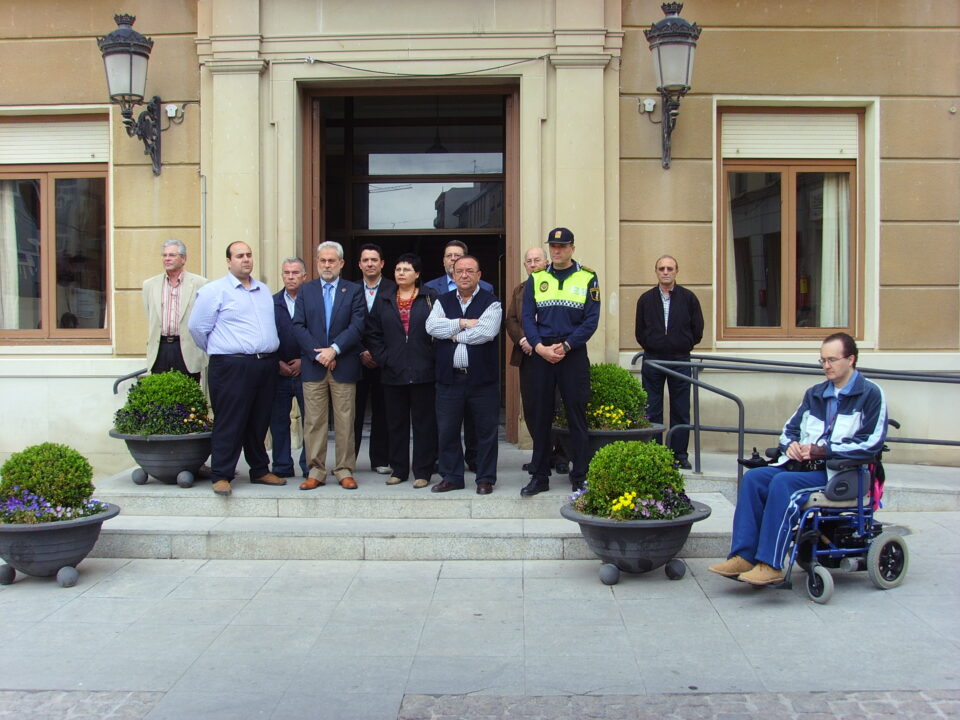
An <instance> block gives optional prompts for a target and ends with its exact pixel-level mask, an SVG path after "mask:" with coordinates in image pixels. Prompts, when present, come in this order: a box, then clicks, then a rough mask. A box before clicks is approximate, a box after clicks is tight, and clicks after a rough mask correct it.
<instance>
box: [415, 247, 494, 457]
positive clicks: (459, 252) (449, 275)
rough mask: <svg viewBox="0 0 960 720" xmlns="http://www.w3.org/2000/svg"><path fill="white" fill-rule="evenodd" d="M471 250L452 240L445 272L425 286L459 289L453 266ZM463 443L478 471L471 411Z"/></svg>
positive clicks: (484, 285) (482, 284) (465, 421)
mask: <svg viewBox="0 0 960 720" xmlns="http://www.w3.org/2000/svg"><path fill="white" fill-rule="evenodd" d="M468 252H469V250H468V249H467V244H466V243H465V242H463V240H450V241H448V242H447V244H446V245H444V247H443V272H444V274H443V275H441V276H440V277H438V278H434V279H433V280H431V281H430V282H427V283H424V284H423V285H424V287H428V288H433V289H434V290H435V291H436V293H437V295H439V296H441V297H442V296H444V295H446V294H447V293H448V292H454V291H456V289H457V283H456V282H455V281H454V278H453V266H454V264H455V263H456V262H457V260H459V259H460V258H462V257H463V256H464V255H466V254H467V253H468ZM480 289H481V290H486V291H487V292H488V293H492V292H493V285H491V284H490V283H488V282H487V281H486V280H481V281H480ZM463 444H464V447H466V450H465V452H464V457H465V458H466V462H467V468H468V469H470V470H472V471H474V472H476V469H477V432H476V430H475V429H474V427H473V418H471V417H470V415H469V413H468V414H467V416H466V417H464V419H463Z"/></svg>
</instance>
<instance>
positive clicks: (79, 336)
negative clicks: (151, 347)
mask: <svg viewBox="0 0 960 720" xmlns="http://www.w3.org/2000/svg"><path fill="white" fill-rule="evenodd" d="M83 178H102V179H103V181H104V217H103V226H104V248H103V252H104V256H103V262H104V320H103V325H104V326H103V327H102V328H59V327H57V317H56V271H57V268H56V241H57V236H56V214H57V208H56V201H55V186H56V182H57V180H64V179H66V180H75V179H83ZM0 180H38V181H39V187H40V318H41V327H40V328H38V329H30V330H13V329H5V328H0V345H74V344H75V345H80V344H82V345H95V344H96V345H99V344H103V345H106V344H109V343H110V320H111V305H112V303H111V295H112V291H113V286H112V278H111V272H110V270H111V252H110V221H109V219H110V179H109V173H108V167H107V165H105V164H100V163H96V164H74V163H70V164H57V165H0Z"/></svg>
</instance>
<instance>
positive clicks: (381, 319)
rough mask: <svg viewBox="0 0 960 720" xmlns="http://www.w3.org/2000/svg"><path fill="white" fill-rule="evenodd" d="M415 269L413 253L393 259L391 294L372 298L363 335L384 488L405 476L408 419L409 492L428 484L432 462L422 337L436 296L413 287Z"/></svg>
mask: <svg viewBox="0 0 960 720" xmlns="http://www.w3.org/2000/svg"><path fill="white" fill-rule="evenodd" d="M420 268H421V263H420V257H419V256H418V255H414V254H413V253H405V254H403V255H401V256H400V257H399V258H398V259H397V265H396V268H395V270H394V276H395V278H396V281H397V290H396V292H393V293H380V294H378V295H377V299H376V301H375V302H374V305H373V309H372V310H371V312H370V316H369V317H368V318H367V327H366V332H365V334H364V344H365V346H366V348H367V349H368V350H369V351H370V354H371V355H373V359H374V360H376V362H377V365H378V366H379V367H380V383H381V385H382V386H383V399H384V405H385V406H386V412H387V430H388V433H387V434H388V438H389V450H388V456H389V459H390V468H391V470H392V471H393V474H392V475H391V476H390V478H388V479H387V485H396V484H398V483H402V482H406V480H407V479H408V478H409V476H410V469H411V462H410V424H411V418H412V419H413V463H412V465H413V477H414V483H413V486H414V487H415V488H422V487H426V486H427V485H429V484H430V477H431V476H432V475H433V468H434V465H435V464H436V462H437V411H436V404H435V403H436V401H435V397H434V387H433V381H434V350H433V338H432V337H430V335H428V334H427V331H426V322H427V317H428V316H429V315H430V310H431V309H432V308H433V303H434V302H435V301H436V299H437V295H436V293H435V292H434V291H433V289H431V288H423V287H418V281H419V279H420Z"/></svg>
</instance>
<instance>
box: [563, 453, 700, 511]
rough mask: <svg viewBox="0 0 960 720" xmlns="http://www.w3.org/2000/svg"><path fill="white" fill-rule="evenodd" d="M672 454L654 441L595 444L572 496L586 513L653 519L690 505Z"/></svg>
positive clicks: (576, 504)
mask: <svg viewBox="0 0 960 720" xmlns="http://www.w3.org/2000/svg"><path fill="white" fill-rule="evenodd" d="M675 462H676V460H675V458H674V457H673V452H672V451H671V450H670V449H669V448H668V447H666V446H664V445H660V444H658V443H655V442H636V441H619V442H615V443H611V444H609V445H607V446H605V447H602V448H600V449H599V450H598V451H597V453H596V455H594V456H593V460H591V461H590V467H589V468H588V469H587V489H586V490H585V491H581V492H579V493H578V494H577V495H575V496H574V498H573V504H574V507H575V508H576V509H577V510H579V511H580V512H582V513H585V514H587V515H596V516H598V517H605V518H612V519H616V520H641V519H649V520H659V519H671V518H675V517H679V516H680V515H685V514H686V513H688V512H690V511H691V510H692V509H693V506H692V505H691V503H690V499H689V498H688V497H687V496H686V495H685V494H684V486H683V475H682V474H681V473H680V471H679V470H678V469H677V467H676V465H675Z"/></svg>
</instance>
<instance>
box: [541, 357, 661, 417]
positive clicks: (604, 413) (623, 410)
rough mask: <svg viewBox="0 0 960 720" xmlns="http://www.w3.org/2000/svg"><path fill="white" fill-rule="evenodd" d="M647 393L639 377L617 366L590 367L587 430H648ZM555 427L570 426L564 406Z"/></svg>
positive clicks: (608, 364)
mask: <svg viewBox="0 0 960 720" xmlns="http://www.w3.org/2000/svg"><path fill="white" fill-rule="evenodd" d="M646 410H647V393H646V391H645V390H644V389H643V385H642V384H641V383H640V381H639V380H638V379H637V377H636V376H635V375H634V374H633V373H632V372H630V371H629V370H627V369H626V368H622V367H620V366H619V365H616V364H614V363H597V364H595V365H591V366H590V400H589V401H588V402H587V429H589V430H633V429H635V428H643V427H649V426H650V421H649V420H647V416H646ZM556 424H557V425H559V426H560V427H566V426H567V418H566V415H565V412H564V409H563V404H562V403H560V407H559V408H558V411H557V418H556Z"/></svg>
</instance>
